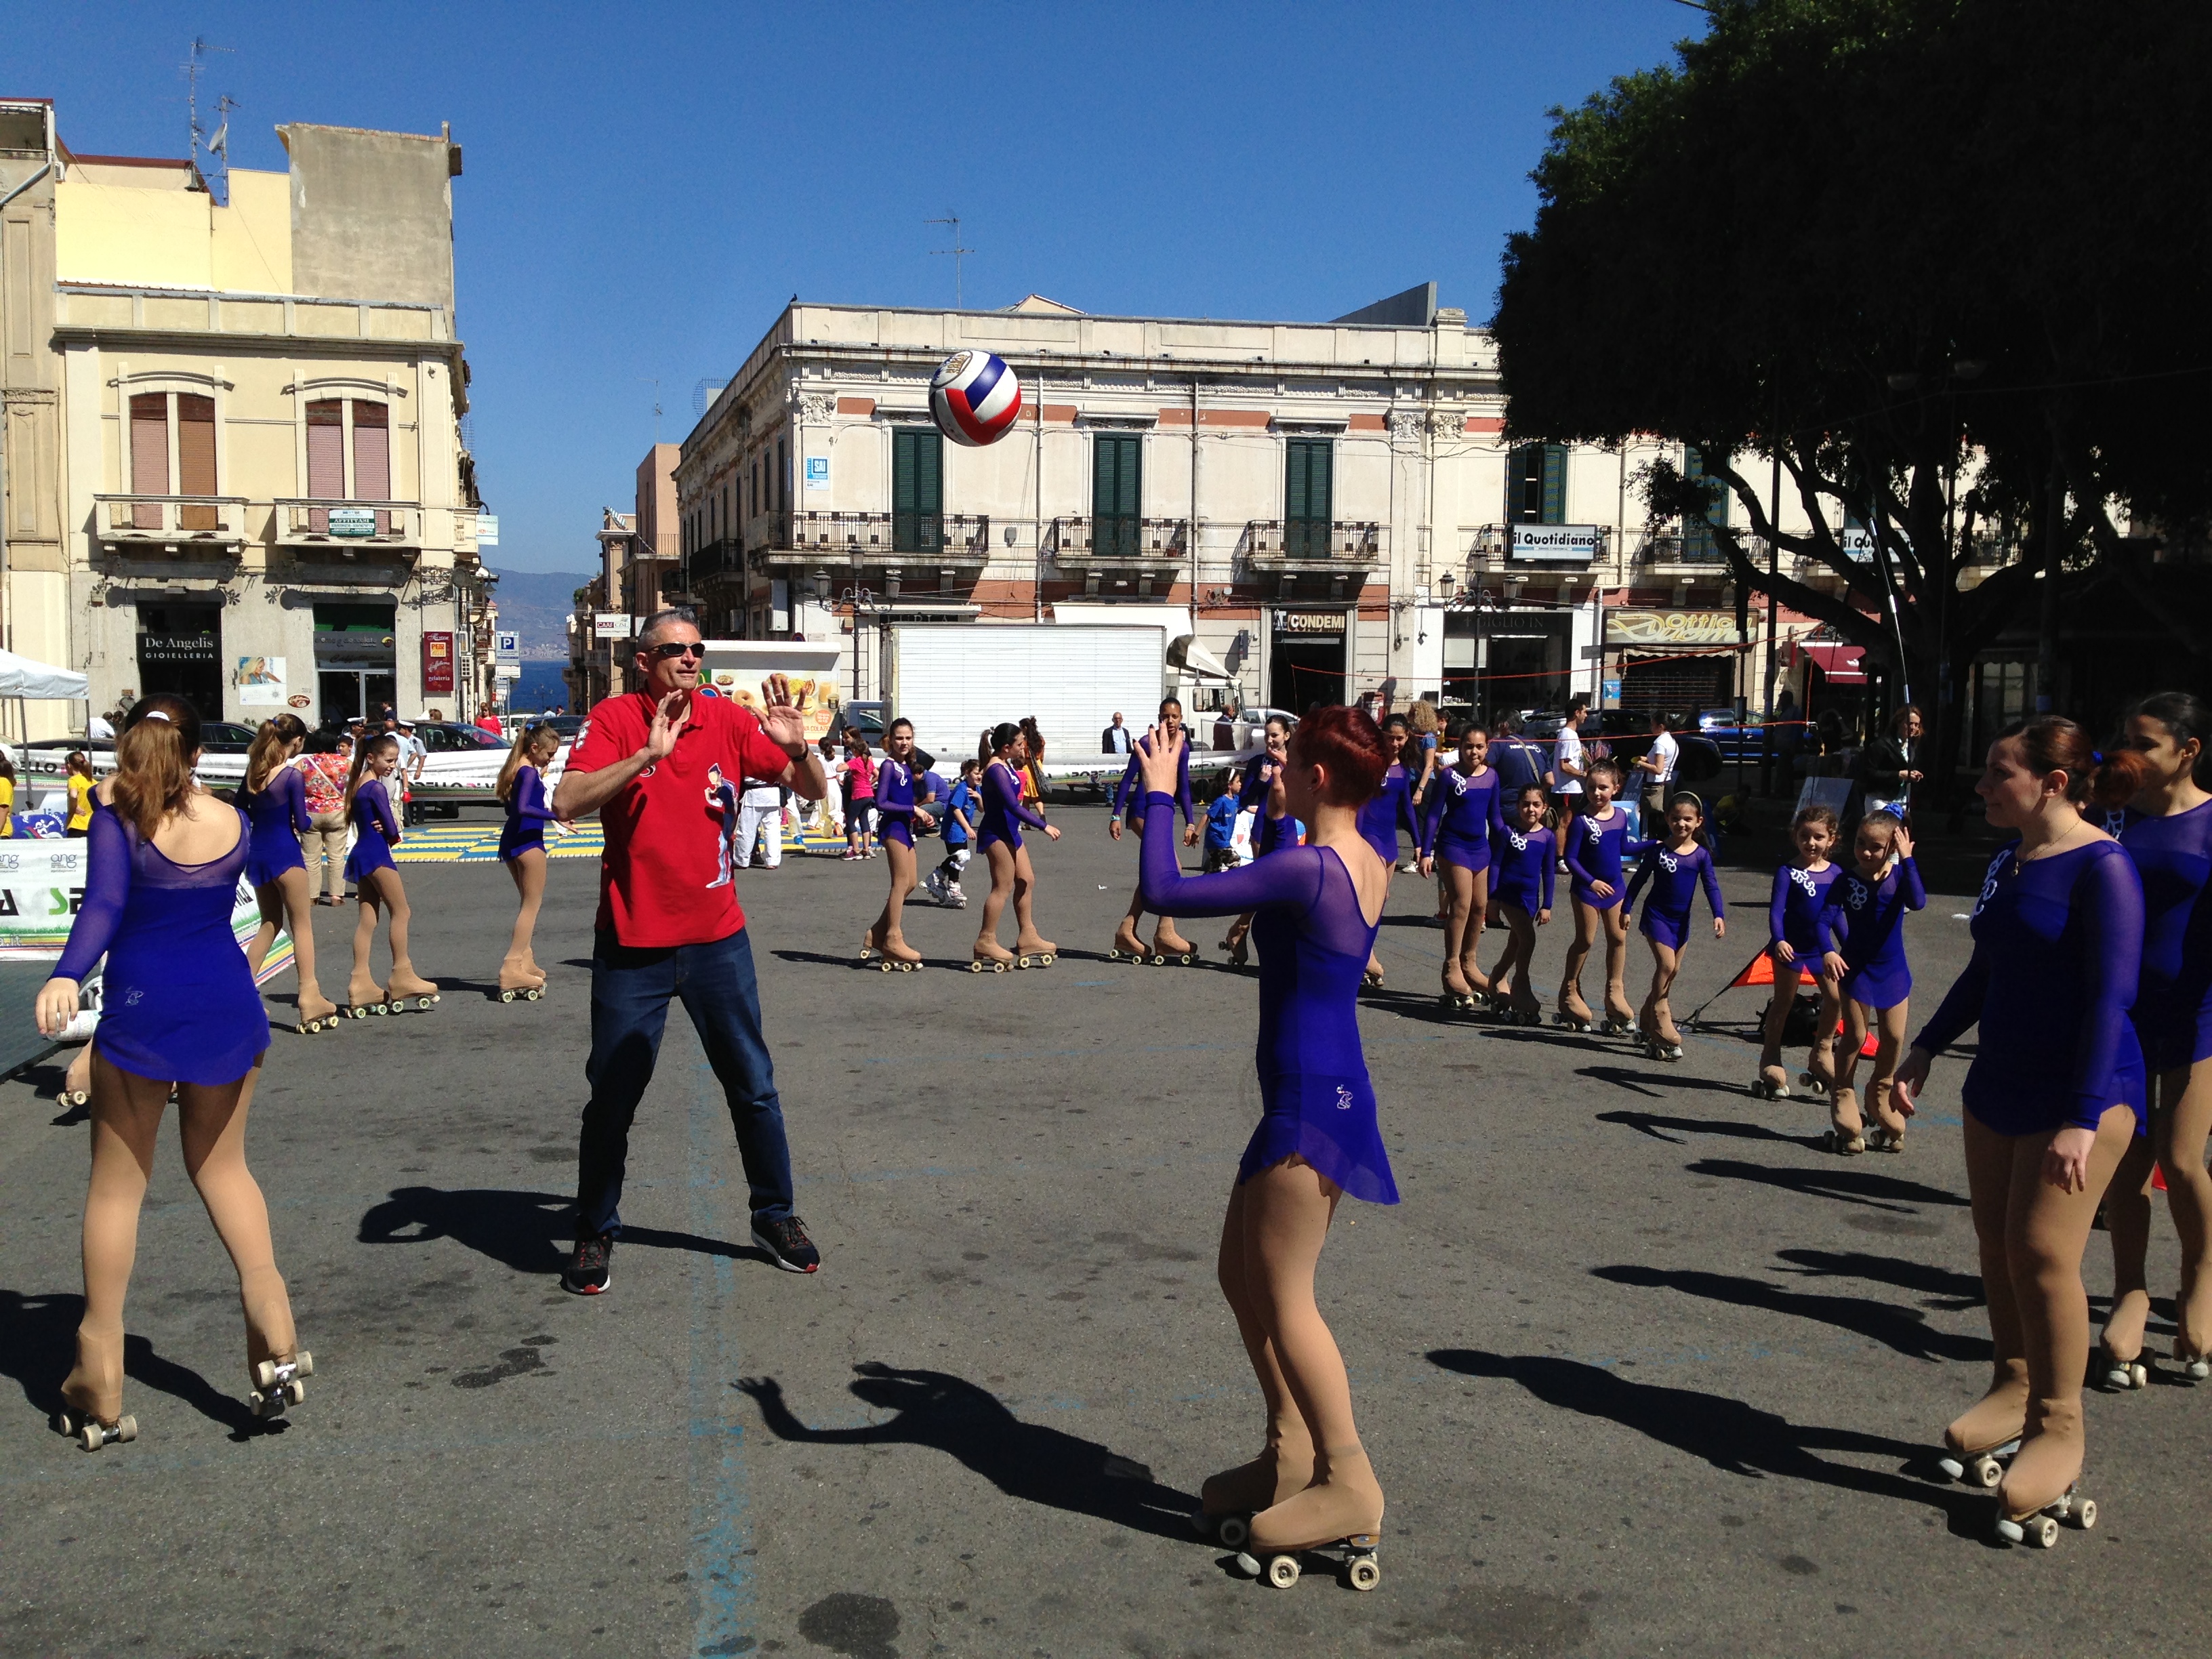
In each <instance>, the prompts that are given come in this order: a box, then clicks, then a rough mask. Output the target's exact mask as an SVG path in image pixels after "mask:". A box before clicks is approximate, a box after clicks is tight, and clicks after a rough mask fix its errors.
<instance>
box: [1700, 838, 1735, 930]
mask: <svg viewBox="0 0 2212 1659" xmlns="http://www.w3.org/2000/svg"><path fill="white" fill-rule="evenodd" d="M1698 879H1699V881H1700V882H1702V883H1704V884H1705V903H1706V905H1707V906H1708V907H1709V908H1711V911H1712V913H1713V915H1714V917H1715V919H1716V920H1723V919H1725V918H1726V917H1727V915H1728V907H1727V905H1726V903H1725V902H1723V900H1722V898H1721V872H1720V871H1719V869H1718V868H1717V866H1715V865H1714V863H1713V849H1712V848H1710V847H1708V848H1705V862H1704V863H1702V864H1700V865H1699V866H1698Z"/></svg>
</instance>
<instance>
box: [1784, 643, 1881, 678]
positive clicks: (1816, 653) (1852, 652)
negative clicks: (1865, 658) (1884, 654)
mask: <svg viewBox="0 0 2212 1659" xmlns="http://www.w3.org/2000/svg"><path fill="white" fill-rule="evenodd" d="M1864 650H1865V647H1863V646H1857V645H1801V646H1799V647H1797V654H1798V655H1799V656H1801V657H1802V658H1804V659H1805V660H1806V661H1808V662H1809V663H1811V664H1812V665H1813V666H1814V667H1815V668H1817V669H1819V670H1820V672H1821V673H1822V674H1823V675H1825V676H1826V678H1827V682H1828V684H1831V685H1864V684H1866V665H1864V664H1863V663H1862V662H1861V661H1860V660H1859V659H1860V656H1861V655H1862V653H1863V652H1864Z"/></svg>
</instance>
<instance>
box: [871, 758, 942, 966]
mask: <svg viewBox="0 0 2212 1659" xmlns="http://www.w3.org/2000/svg"><path fill="white" fill-rule="evenodd" d="M876 820H877V823H876V838H877V840H878V841H880V842H882V843H883V848H884V860H885V861H886V862H887V863H889V864H890V869H891V890H890V896H888V897H886V898H885V899H884V908H883V910H882V913H881V914H880V915H878V916H877V917H876V919H875V921H874V922H873V924H872V925H871V926H870V927H869V928H868V931H867V932H866V933H863V934H862V935H861V936H860V960H861V961H862V962H864V963H865V962H868V961H870V960H871V959H873V958H876V957H880V958H882V961H883V963H884V967H885V968H886V969H889V968H890V966H892V965H893V964H895V963H907V964H908V965H911V964H913V963H918V962H920V961H921V951H917V950H915V948H914V947H913V946H912V945H908V943H907V942H906V934H905V933H904V931H903V930H902V922H903V921H904V919H905V915H906V896H907V895H908V893H911V892H912V891H914V889H915V882H916V880H917V879H918V877H919V871H920V866H918V865H917V863H916V862H915V856H914V829H915V825H916V824H920V825H921V827H922V828H923V829H932V828H933V827H935V825H936V823H937V820H936V819H935V818H934V817H932V816H931V815H930V814H929V813H928V812H927V811H925V810H923V809H922V808H921V807H919V806H916V805H915V804H914V722H913V721H912V720H893V721H892V722H891V724H890V730H889V731H887V732H884V763H883V765H882V766H881V767H880V768H879V769H878V771H877V773H876Z"/></svg>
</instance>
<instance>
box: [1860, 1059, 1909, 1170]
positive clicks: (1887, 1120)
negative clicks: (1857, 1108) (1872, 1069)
mask: <svg viewBox="0 0 2212 1659" xmlns="http://www.w3.org/2000/svg"><path fill="white" fill-rule="evenodd" d="M1895 1094H1896V1085H1894V1084H1893V1082H1892V1081H1891V1080H1890V1079H1888V1078H1886V1077H1884V1078H1876V1079H1875V1080H1874V1081H1873V1082H1872V1083H1869V1084H1868V1085H1867V1105H1868V1106H1869V1108H1871V1109H1872V1110H1873V1112H1874V1127H1873V1128H1872V1129H1870V1130H1869V1131H1868V1132H1867V1138H1866V1139H1867V1145H1868V1146H1871V1147H1872V1148H1874V1150H1875V1152H1903V1151H1904V1150H1905V1114H1904V1113H1902V1112H1900V1111H1899V1110H1898V1109H1897V1104H1896V1101H1895V1098H1894V1096H1895Z"/></svg>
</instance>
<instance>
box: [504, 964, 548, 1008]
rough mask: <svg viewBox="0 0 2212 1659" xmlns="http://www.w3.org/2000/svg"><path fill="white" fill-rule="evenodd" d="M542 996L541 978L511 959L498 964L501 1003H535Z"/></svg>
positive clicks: (542, 983) (542, 980) (543, 992)
mask: <svg viewBox="0 0 2212 1659" xmlns="http://www.w3.org/2000/svg"><path fill="white" fill-rule="evenodd" d="M544 994H545V981H544V978H543V976H541V975H535V974H532V972H531V971H530V969H528V968H527V967H526V966H524V965H523V964H522V963H519V962H516V961H515V960H513V958H512V957H509V958H508V959H507V960H506V961H504V962H502V963H500V964H499V1000H501V1002H535V1001H537V1000H538V998H540V997H542V996H544Z"/></svg>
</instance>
